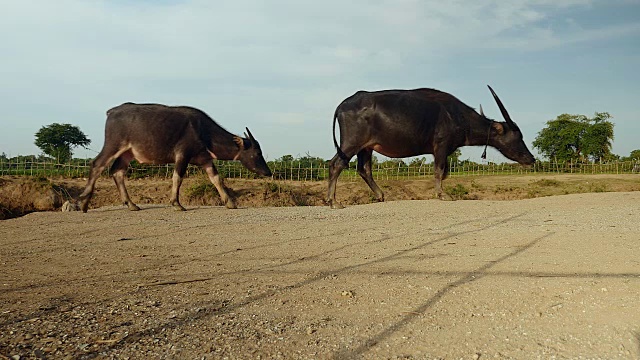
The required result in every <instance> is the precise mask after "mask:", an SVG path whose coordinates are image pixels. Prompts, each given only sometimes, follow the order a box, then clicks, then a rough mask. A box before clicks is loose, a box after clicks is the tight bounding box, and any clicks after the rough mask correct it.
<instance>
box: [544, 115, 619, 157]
mask: <svg viewBox="0 0 640 360" xmlns="http://www.w3.org/2000/svg"><path fill="white" fill-rule="evenodd" d="M610 118H611V115H610V114H609V113H606V112H602V113H598V112H596V113H595V116H594V117H593V118H588V117H586V116H585V115H570V114H562V115H560V116H558V117H557V118H556V119H555V120H550V121H547V126H546V127H545V128H543V129H542V130H541V131H540V132H539V133H538V136H537V137H536V138H535V140H534V141H533V147H534V148H537V149H538V151H539V152H540V154H541V155H542V156H544V157H547V158H549V159H553V160H558V161H569V160H576V159H577V160H580V161H584V160H588V159H591V160H593V161H602V160H606V159H608V158H609V157H610V156H611V143H612V141H613V126H614V125H613V123H612V122H611V121H609V119H610Z"/></svg>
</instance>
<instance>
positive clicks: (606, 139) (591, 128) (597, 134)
mask: <svg viewBox="0 0 640 360" xmlns="http://www.w3.org/2000/svg"><path fill="white" fill-rule="evenodd" d="M609 119H611V115H610V114H609V113H607V112H601V113H599V112H597V113H595V116H594V117H593V118H592V119H589V125H588V126H586V129H585V132H584V135H583V139H582V143H583V150H582V151H583V152H584V154H585V155H587V156H589V157H590V158H591V160H593V161H603V160H609V158H611V157H612V155H613V154H612V153H611V145H612V142H613V123H612V122H611V121H609Z"/></svg>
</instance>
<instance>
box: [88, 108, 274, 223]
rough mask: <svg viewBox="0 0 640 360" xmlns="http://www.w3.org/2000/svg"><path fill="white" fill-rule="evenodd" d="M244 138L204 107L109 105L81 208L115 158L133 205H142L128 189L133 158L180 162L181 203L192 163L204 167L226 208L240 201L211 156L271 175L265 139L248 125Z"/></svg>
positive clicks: (175, 192)
mask: <svg viewBox="0 0 640 360" xmlns="http://www.w3.org/2000/svg"><path fill="white" fill-rule="evenodd" d="M246 130H247V132H246V134H245V138H241V137H239V136H236V135H233V134H231V133H229V132H228V131H227V130H225V129H223V128H222V127H221V126H220V125H218V124H216V122H215V121H213V120H212V119H211V118H210V117H209V116H208V115H207V114H205V113H204V112H202V111H200V110H198V109H194V108H192V107H187V106H165V105H160V104H133V103H125V104H122V105H120V106H116V107H114V108H112V109H110V110H108V111H107V121H106V125H105V139H104V146H103V148H102V151H100V153H99V154H98V156H97V157H96V158H95V159H94V160H93V161H92V163H91V173H90V175H89V180H88V181H87V186H86V188H85V190H84V192H83V193H82V194H81V195H80V196H79V200H80V203H81V205H80V208H81V209H82V211H84V212H86V211H87V209H88V207H89V200H91V196H92V194H93V189H94V187H95V182H96V180H97V178H98V177H99V176H100V174H101V173H102V172H103V171H104V168H105V167H106V166H107V165H108V164H109V163H111V162H112V161H113V164H112V165H111V169H110V171H109V173H110V174H112V175H113V179H114V180H115V183H116V186H117V187H118V190H119V192H120V196H121V198H122V201H123V202H124V204H125V205H127V206H128V207H129V210H140V208H139V207H138V206H136V205H135V204H134V203H133V202H132V201H131V199H130V198H129V194H128V193H127V189H126V188H125V186H124V178H125V174H126V172H127V169H128V166H129V162H131V160H133V159H136V160H137V161H138V162H140V163H143V164H170V163H173V164H175V170H174V171H173V186H172V187H171V205H173V207H174V208H175V209H176V210H184V207H182V205H180V201H179V191H180V185H181V183H182V177H183V176H184V174H185V172H186V170H187V165H188V164H195V165H199V166H200V167H202V168H203V169H204V170H205V171H206V173H207V175H208V176H209V180H211V182H212V183H213V185H215V187H216V189H218V192H219V193H220V197H221V198H222V201H224V203H225V205H226V207H227V208H230V209H233V208H235V207H236V204H235V202H234V200H233V199H232V198H231V197H230V196H229V194H228V192H227V190H226V188H225V186H224V183H223V180H222V178H221V177H220V175H219V174H218V171H217V169H216V167H215V166H214V165H213V162H212V159H220V160H240V162H241V163H242V165H244V166H245V167H246V168H247V169H249V170H251V171H253V172H255V173H257V174H259V175H263V176H271V171H270V170H269V167H268V166H267V163H266V162H265V160H264V158H263V157H262V151H261V150H260V145H259V144H258V142H257V141H256V139H255V138H254V137H253V135H251V132H250V131H249V129H246Z"/></svg>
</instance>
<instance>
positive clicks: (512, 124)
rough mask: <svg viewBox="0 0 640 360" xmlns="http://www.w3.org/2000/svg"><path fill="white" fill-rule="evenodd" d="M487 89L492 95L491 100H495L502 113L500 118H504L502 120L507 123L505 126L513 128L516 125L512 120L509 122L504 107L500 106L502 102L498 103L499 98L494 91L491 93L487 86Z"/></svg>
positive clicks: (509, 118) (509, 119)
mask: <svg viewBox="0 0 640 360" xmlns="http://www.w3.org/2000/svg"><path fill="white" fill-rule="evenodd" d="M487 87H489V90H490V91H491V94H492V95H493V98H494V99H495V100H496V103H497V104H498V107H499V108H500V112H501V113H502V117H503V118H504V120H505V121H506V122H507V124H509V125H511V126H514V127H515V126H516V124H515V123H514V122H513V120H511V117H510V116H509V113H508V112H507V109H505V107H504V105H502V101H500V98H499V97H498V95H496V93H495V91H493V89H492V88H491V86H489V85H487Z"/></svg>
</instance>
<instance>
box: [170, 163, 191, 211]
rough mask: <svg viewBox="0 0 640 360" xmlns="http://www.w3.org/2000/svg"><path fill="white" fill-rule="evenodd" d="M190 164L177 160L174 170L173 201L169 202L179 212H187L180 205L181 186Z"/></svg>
mask: <svg viewBox="0 0 640 360" xmlns="http://www.w3.org/2000/svg"><path fill="white" fill-rule="evenodd" d="M188 165H189V163H188V162H187V161H184V159H178V160H176V163H175V167H174V168H173V176H172V178H171V199H170V200H169V202H170V204H171V206H173V208H174V209H175V210H178V211H186V209H185V208H184V207H183V206H182V205H181V204H180V186H181V185H182V178H183V177H184V174H185V173H186V172H187V166H188Z"/></svg>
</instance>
